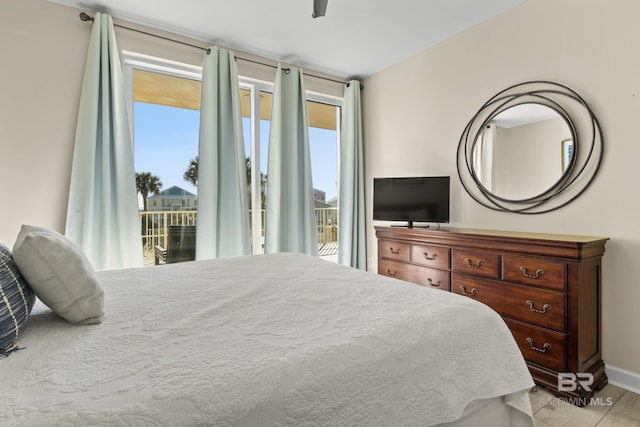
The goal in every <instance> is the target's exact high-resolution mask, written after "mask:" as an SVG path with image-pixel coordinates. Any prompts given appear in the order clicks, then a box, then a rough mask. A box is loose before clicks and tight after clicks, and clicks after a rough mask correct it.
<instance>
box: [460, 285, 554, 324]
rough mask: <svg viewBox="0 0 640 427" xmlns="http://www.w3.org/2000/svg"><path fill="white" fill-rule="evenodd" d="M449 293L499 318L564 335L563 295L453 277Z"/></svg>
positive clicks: (525, 287)
mask: <svg viewBox="0 0 640 427" xmlns="http://www.w3.org/2000/svg"><path fill="white" fill-rule="evenodd" d="M451 290H452V291H453V292H455V293H458V294H461V295H467V296H469V297H471V298H474V299H477V300H478V301H481V302H483V303H485V304H486V305H488V306H489V307H491V308H493V309H494V310H495V311H497V312H498V313H500V314H501V315H502V316H506V317H510V318H512V319H518V320H522V321H523V322H527V323H533V324H535V325H538V326H542V327H545V328H550V329H555V330H557V331H561V332H564V331H565V327H566V325H565V306H566V305H565V295H564V294H563V293H560V292H554V291H547V290H544V289H538V288H531V287H527V286H520V285H512V284H509V283H504V282H498V281H495V280H488V279H482V278H479V277H473V276H468V275H466V274H457V273H454V274H453V278H452V286H451Z"/></svg>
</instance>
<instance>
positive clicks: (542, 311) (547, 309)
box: [527, 299, 551, 314]
mask: <svg viewBox="0 0 640 427" xmlns="http://www.w3.org/2000/svg"><path fill="white" fill-rule="evenodd" d="M527 304H529V309H530V310H531V311H533V312H534V313H542V314H544V313H546V312H547V311H549V310H551V305H550V304H545V305H543V306H542V310H540V309H537V308H534V307H533V301H531V300H530V299H528V300H527Z"/></svg>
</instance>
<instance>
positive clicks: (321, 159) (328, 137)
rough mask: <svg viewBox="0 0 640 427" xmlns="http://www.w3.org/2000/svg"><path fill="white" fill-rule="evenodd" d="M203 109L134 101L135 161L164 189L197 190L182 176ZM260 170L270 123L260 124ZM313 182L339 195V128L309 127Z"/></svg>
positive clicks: (264, 165)
mask: <svg viewBox="0 0 640 427" xmlns="http://www.w3.org/2000/svg"><path fill="white" fill-rule="evenodd" d="M199 120H200V112H199V111H196V110H189V109H184V108H176V107H167V106H162V105H154V104H147V103H142V102H135V103H134V161H135V169H136V172H151V173H153V174H154V175H157V176H159V177H160V180H161V181H162V184H163V188H168V187H171V186H173V185H177V186H179V187H182V188H184V189H185V190H187V191H191V192H192V193H197V189H196V188H195V187H193V186H192V185H191V184H189V183H187V182H186V181H185V180H184V179H183V178H182V175H183V174H184V172H185V170H186V169H187V167H188V166H189V161H190V160H191V159H192V158H194V157H195V156H196V155H197V154H198V126H199ZM249 124H250V122H249V119H243V125H244V134H245V152H247V153H248V147H249V144H250V140H249ZM260 128H261V135H260V141H261V145H262V149H261V154H262V155H261V159H260V160H261V161H260V163H261V170H262V171H263V172H265V173H266V169H267V155H266V154H267V146H268V140H269V122H267V121H263V122H262V123H261V126H260ZM309 143H310V146H311V168H312V171H313V185H314V187H315V188H317V189H319V190H323V191H325V192H326V194H327V200H330V199H331V198H333V197H336V196H337V152H336V149H337V148H336V131H333V130H326V129H318V128H309Z"/></svg>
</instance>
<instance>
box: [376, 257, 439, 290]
mask: <svg viewBox="0 0 640 427" xmlns="http://www.w3.org/2000/svg"><path fill="white" fill-rule="evenodd" d="M378 274H381V275H383V276H388V277H393V278H395V279H399V280H405V281H407V282H412V283H416V284H418V285H423V286H426V287H430V288H434V289H440V290H443V291H449V290H450V289H451V287H450V286H449V272H448V271H446V270H437V269H435V268H429V267H422V266H419V265H413V264H404V263H402V262H397V261H390V260H381V261H379V262H378Z"/></svg>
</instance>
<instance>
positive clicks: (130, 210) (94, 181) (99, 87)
mask: <svg viewBox="0 0 640 427" xmlns="http://www.w3.org/2000/svg"><path fill="white" fill-rule="evenodd" d="M65 234H66V236H67V237H68V238H69V239H70V240H71V241H73V242H75V243H76V244H77V245H78V246H79V247H80V248H81V249H82V250H83V251H84V253H85V254H86V255H87V257H88V258H89V260H90V261H91V263H92V264H93V266H94V268H96V269H98V270H102V269H111V268H124V267H137V266H142V265H143V256H142V236H141V229H140V221H139V215H138V194H137V190H136V180H135V169H134V163H133V143H132V140H131V133H130V127H129V119H128V116H127V107H126V102H125V90H124V79H123V73H122V65H121V63H120V58H119V55H118V46H117V43H116V37H115V32H114V30H113V20H112V18H111V16H109V15H106V14H102V13H96V14H95V16H94V22H93V27H92V32H91V39H90V41H89V49H88V53H87V62H86V66H85V72H84V79H83V82H82V94H81V97H80V105H79V112H78V123H77V127H76V139H75V147H74V152H73V164H72V170H71V182H70V188H69V203H68V207H67V221H66V228H65Z"/></svg>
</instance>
